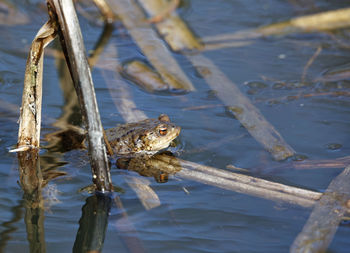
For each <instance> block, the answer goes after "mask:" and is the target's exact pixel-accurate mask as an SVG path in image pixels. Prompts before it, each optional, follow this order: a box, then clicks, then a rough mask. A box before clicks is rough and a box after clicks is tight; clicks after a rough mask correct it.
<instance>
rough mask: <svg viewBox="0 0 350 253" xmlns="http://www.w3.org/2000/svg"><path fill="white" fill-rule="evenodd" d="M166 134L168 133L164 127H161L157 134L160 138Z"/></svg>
mask: <svg viewBox="0 0 350 253" xmlns="http://www.w3.org/2000/svg"><path fill="white" fill-rule="evenodd" d="M167 132H168V129H167V128H166V127H162V128H160V129H159V134H160V135H161V136H164V135H166V134H167Z"/></svg>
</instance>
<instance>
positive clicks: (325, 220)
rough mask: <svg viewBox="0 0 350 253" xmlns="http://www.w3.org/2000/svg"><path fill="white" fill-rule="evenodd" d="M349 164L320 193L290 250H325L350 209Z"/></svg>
mask: <svg viewBox="0 0 350 253" xmlns="http://www.w3.org/2000/svg"><path fill="white" fill-rule="evenodd" d="M349 182H350V166H348V167H347V168H345V169H344V171H343V172H342V173H341V174H340V175H339V176H337V177H336V178H335V179H333V180H332V182H331V183H330V185H329V186H328V188H327V190H326V192H325V193H323V194H322V196H321V199H320V201H318V202H317V203H316V205H315V207H314V209H313V211H312V213H311V215H310V217H309V219H308V221H307V222H306V224H305V226H304V228H303V230H302V231H301V232H300V233H299V235H298V236H297V237H296V239H295V241H294V242H293V244H292V246H291V248H290V252H293V253H294V252H326V250H327V248H328V245H329V244H330V243H331V241H332V239H333V237H334V234H335V232H336V231H337V228H338V225H339V223H340V221H341V220H342V218H343V216H344V214H345V213H346V212H348V211H349V210H350V184H349Z"/></svg>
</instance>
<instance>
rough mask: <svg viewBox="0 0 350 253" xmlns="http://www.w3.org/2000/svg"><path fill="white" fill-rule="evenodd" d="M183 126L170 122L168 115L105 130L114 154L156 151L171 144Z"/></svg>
mask: <svg viewBox="0 0 350 253" xmlns="http://www.w3.org/2000/svg"><path fill="white" fill-rule="evenodd" d="M180 130H181V128H180V127H178V126H176V125H175V124H174V123H171V122H170V119H169V117H168V116H167V115H165V114H161V115H160V116H159V117H158V119H145V120H142V121H139V122H135V123H128V124H123V125H119V126H117V127H115V128H110V129H107V130H105V132H106V136H107V139H108V141H109V144H110V145H111V147H112V149H113V152H114V154H116V155H129V154H135V153H150V154H152V153H155V152H157V151H159V150H161V149H164V148H166V147H168V146H169V144H170V142H171V141H172V140H174V139H175V138H176V137H177V136H178V135H179V134H180Z"/></svg>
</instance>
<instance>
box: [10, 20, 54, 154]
mask: <svg viewBox="0 0 350 253" xmlns="http://www.w3.org/2000/svg"><path fill="white" fill-rule="evenodd" d="M55 36H56V33H55V28H54V25H53V23H52V22H51V21H48V22H47V23H46V24H44V25H43V27H41V29H40V30H39V32H38V34H37V35H36V36H35V38H34V40H33V42H32V45H31V48H30V50H29V55H28V58H27V63H26V70H25V76H24V87H23V95H22V106H21V110H20V119H19V129H18V142H17V149H16V150H13V151H24V150H29V149H30V148H39V146H40V127H41V103H42V77H43V56H44V48H45V47H46V46H47V45H48V44H49V43H50V42H51V41H52V40H53V39H54V38H55Z"/></svg>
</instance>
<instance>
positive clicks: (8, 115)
mask: <svg viewBox="0 0 350 253" xmlns="http://www.w3.org/2000/svg"><path fill="white" fill-rule="evenodd" d="M12 3H13V6H16V8H18V10H19V11H21V12H22V13H23V14H24V15H26V16H27V17H29V22H28V23H26V24H18V25H13V26H8V25H4V24H3V25H1V26H0V36H1V38H2V40H0V99H1V101H6V102H7V103H9V104H11V105H12V107H11V106H9V105H1V107H0V115H1V117H0V147H1V148H0V156H1V158H2V159H1V163H0V177H1V179H2V184H1V185H0V191H1V192H2V194H1V197H0V211H1V214H2V215H1V219H0V247H1V251H2V252H29V251H30V250H29V243H28V240H27V232H26V225H25V222H24V214H25V207H24V200H23V191H22V190H21V188H20V186H19V185H18V184H17V181H18V180H19V173H18V170H17V168H18V162H17V157H16V155H15V154H13V153H8V150H9V148H11V147H12V146H13V145H15V144H16V141H17V131H18V125H17V123H16V122H17V119H18V107H19V106H20V104H21V94H22V85H23V77H24V68H25V61H26V57H27V54H26V52H27V50H28V47H29V44H30V41H32V39H33V38H34V35H35V34H36V33H37V31H38V29H39V28H40V26H41V25H42V24H44V22H45V21H46V18H47V14H46V12H45V7H42V5H41V2H40V1H26V2H25V3H23V2H22V1H12ZM340 7H344V3H343V2H342V1H338V3H334V2H332V4H331V3H329V2H328V1H320V2H319V3H317V5H316V6H314V7H313V8H315V10H314V9H313V8H311V7H310V8H306V7H305V8H304V7H302V6H297V5H292V4H290V3H288V2H283V1H277V0H271V1H268V2H258V3H257V2H256V1H238V2H237V1H224V0H221V1H215V2H214V1H202V0H192V1H184V3H183V6H182V9H180V14H181V15H182V16H183V18H184V19H185V20H186V21H187V22H188V24H189V25H190V27H191V28H192V29H193V30H194V31H195V32H196V34H197V35H198V36H200V37H206V36H213V35H220V34H223V33H231V32H234V31H240V30H244V29H249V28H254V27H257V26H259V25H263V24H269V23H272V22H276V21H281V20H285V19H286V18H291V17H294V16H296V15H301V14H305V13H311V12H315V11H316V10H318V11H322V10H329V9H335V8H340ZM86 9H87V8H85V10H86ZM88 10H89V11H91V12H95V9H94V8H93V7H89V8H88ZM94 14H95V15H96V13H94ZM79 19H80V23H81V27H82V32H83V34H84V40H85V46H86V48H87V50H90V49H92V48H93V47H94V45H95V43H96V41H97V39H98V37H99V35H100V33H101V31H102V26H101V25H99V23H98V22H97V23H96V22H92V21H89V20H87V19H86V18H84V17H82V16H81V15H80V16H79ZM116 26H117V27H118V29H115V30H114V31H113V35H112V38H111V40H110V41H109V43H110V45H117V46H118V50H119V61H120V62H124V61H127V60H130V59H134V58H138V59H144V57H143V56H142V54H141V53H140V50H139V49H138V47H137V46H136V45H135V44H134V43H133V41H132V39H131V38H130V37H129V36H128V35H127V31H126V30H125V29H124V28H122V27H120V24H119V23H118V24H117V25H116ZM337 36H338V38H340V39H343V40H344V41H346V38H348V31H346V30H345V31H342V32H341V33H339V34H338V35H337ZM320 45H321V46H322V48H323V49H322V52H321V54H320V55H319V56H318V57H317V58H316V60H315V61H314V63H313V64H312V65H311V67H310V68H309V70H308V72H307V76H306V83H307V85H301V82H300V80H301V76H302V73H303V69H304V66H305V65H306V63H307V61H308V60H309V59H310V58H311V57H312V55H313V54H314V52H315V51H316V48H317V47H318V46H320ZM56 46H57V44H56ZM204 55H205V56H206V57H208V58H210V59H211V60H212V61H213V62H214V63H215V64H216V65H217V66H218V67H219V68H220V69H221V70H222V71H223V72H224V73H225V74H226V75H227V76H228V77H229V78H230V79H231V80H232V81H233V82H234V83H236V84H237V85H238V86H239V87H240V89H241V91H242V92H243V93H245V94H246V95H247V96H248V97H249V98H250V99H251V101H252V102H253V103H254V104H255V105H256V106H257V107H258V108H259V109H260V111H261V113H262V114H263V115H264V116H265V117H266V119H267V120H268V121H269V122H270V123H271V124H272V125H273V126H275V128H276V129H277V130H278V131H279V133H281V135H282V136H283V137H284V139H285V140H286V142H287V143H288V144H289V145H291V146H292V147H293V148H294V149H295V150H296V151H297V153H298V154H301V155H304V156H306V157H308V158H309V159H335V158H338V157H344V156H346V155H348V154H349V150H350V146H349V140H350V138H349V136H350V135H349V129H350V121H349V119H350V117H349V114H350V110H349V108H350V107H349V105H350V100H349V98H348V97H345V96H338V97H335V96H331V95H324V96H313V97H308V98H298V99H295V100H288V99H285V97H286V96H295V95H298V94H316V93H318V92H321V91H322V92H336V91H348V90H349V87H350V83H349V81H348V80H346V79H345V80H338V81H332V82H317V81H313V80H314V79H316V78H318V77H321V76H322V74H323V73H325V72H326V71H329V70H333V69H336V68H338V67H339V66H342V65H344V64H346V63H348V61H349V57H350V53H349V51H348V50H347V49H345V48H343V47H341V46H340V44H337V42H336V41H334V40H332V39H330V37H329V36H328V35H326V34H293V35H286V36H278V37H274V38H265V39H260V40H256V41H254V43H253V44H251V45H247V46H244V47H238V48H225V49H221V50H216V51H211V52H206V53H204ZM174 57H175V58H176V59H177V60H178V62H179V63H180V65H181V67H182V68H183V70H184V72H185V73H186V74H187V75H188V77H189V78H190V79H191V81H192V82H193V83H194V85H195V87H196V89H197V90H196V91H195V92H193V93H189V94H183V95H177V96H170V95H164V94H162V95H159V94H158V95H155V94H148V93H146V92H145V91H143V90H141V89H140V88H138V87H137V86H135V85H132V84H131V83H130V86H129V91H130V93H131V94H132V96H133V97H134V99H135V103H136V104H137V106H138V107H139V108H140V109H142V110H143V111H145V113H146V114H147V115H148V116H149V117H157V116H158V115H159V114H160V113H167V114H168V115H169V116H170V118H171V119H172V121H174V122H175V123H177V124H178V125H180V126H181V127H182V132H181V135H180V138H179V148H178V149H179V157H180V158H182V159H185V160H189V161H192V162H196V163H200V164H204V165H209V166H214V167H216V168H220V169H225V168H226V166H227V165H229V164H234V165H235V166H238V167H242V168H253V171H259V172H258V173H257V172H254V173H255V174H254V173H252V175H254V176H257V177H264V178H268V179H269V180H272V181H275V182H281V183H285V184H290V185H297V186H299V187H302V188H307V189H312V190H316V191H323V190H325V189H326V188H327V186H328V185H329V183H330V181H331V180H332V179H333V178H334V177H335V176H337V175H338V174H339V173H340V172H341V171H342V169H341V168H338V169H319V170H293V169H287V170H286V169H284V170H277V171H273V170H269V168H270V167H272V166H276V165H278V164H285V163H288V161H284V162H275V161H273V160H272V158H271V156H270V155H269V154H268V153H267V152H266V151H265V150H264V149H263V147H262V146H260V145H259V144H258V143H257V142H256V141H255V140H254V139H253V138H252V137H251V136H250V135H249V134H248V133H247V131H246V130H245V129H244V128H243V127H242V126H241V124H240V123H239V122H238V121H237V120H236V119H234V118H233V117H232V116H231V115H230V114H229V113H228V112H227V110H226V109H225V108H224V106H223V105H222V102H221V101H220V100H219V99H218V98H217V97H216V96H215V91H212V90H211V89H210V87H209V86H208V85H207V84H206V83H205V81H204V79H202V78H200V77H199V76H198V74H197V73H196V71H195V69H194V68H193V66H192V65H191V64H190V63H189V62H188V60H186V58H185V57H183V56H182V55H180V54H174ZM44 70H45V72H44V91H43V122H42V127H43V128H42V144H43V145H48V144H49V143H47V142H45V140H44V136H46V135H47V134H49V133H52V132H54V131H57V130H58V128H57V127H55V126H54V123H55V122H56V121H57V120H58V119H59V118H60V117H61V116H62V114H63V111H64V110H65V99H64V96H63V94H64V92H63V91H62V90H61V88H60V82H59V77H60V74H59V73H58V70H57V68H56V62H55V59H54V58H53V57H51V56H48V57H46V58H45V62H44ZM92 74H93V79H94V83H95V87H96V94H97V100H98V103H99V107H100V113H101V118H102V122H103V125H104V126H105V127H112V126H114V125H115V124H117V123H121V122H123V119H122V118H121V115H120V114H119V113H118V111H117V110H116V108H115V106H114V104H113V100H112V98H111V97H110V95H109V92H108V88H107V87H106V82H105V79H104V76H103V75H102V74H101V70H100V69H99V68H95V69H94V70H93V72H92ZM61 78H62V80H63V82H64V83H66V82H67V83H68V82H69V78H67V77H61ZM115 84H116V85H117V81H115ZM276 101H277V102H276ZM206 105H208V107H206V108H204V109H200V110H194V109H191V107H195V106H206ZM209 105H212V106H209ZM73 110H74V111H75V114H73V115H74V116H72V117H70V118H69V122H70V123H72V124H80V119H79V118H77V115H79V113H78V110H77V108H73ZM227 138H231V139H230V140H227ZM330 144H340V148H337V149H335V150H332V149H330V148H329V145H330ZM41 164H42V167H43V169H45V170H47V171H54V170H59V171H63V172H66V173H67V175H66V176H62V177H59V178H56V179H54V180H52V181H51V182H50V183H49V184H48V186H47V187H46V188H45V189H44V196H48V195H49V194H50V193H51V195H50V196H51V197H46V211H45V220H44V229H45V242H46V245H45V246H46V251H47V252H70V251H71V250H72V248H73V245H74V242H75V238H76V236H77V232H78V229H79V220H80V219H81V216H82V208H83V206H84V205H85V203H86V200H87V198H88V197H89V196H90V195H89V194H88V193H80V192H78V190H79V189H80V188H82V187H85V186H87V185H89V184H91V172H90V166H89V163H88V156H87V153H86V151H85V150H71V151H69V152H65V153H62V152H58V151H57V150H56V151H54V150H53V149H45V148H43V149H42V150H41ZM254 168H260V169H259V170H254ZM125 174H126V175H136V174H135V173H133V172H126V171H120V170H117V169H116V168H115V167H113V169H112V180H113V183H114V184H115V185H117V186H119V187H121V188H123V189H124V191H125V192H124V193H123V194H119V197H120V200H121V202H122V204H123V207H124V211H125V213H126V214H127V216H128V222H129V223H130V224H132V227H133V229H130V227H127V226H122V225H120V224H123V219H122V217H123V212H122V210H121V209H120V208H119V207H117V205H116V204H113V205H112V207H111V210H110V216H109V218H108V227H107V232H106V237H105V242H104V247H103V252H115V251H118V252H129V251H132V250H130V249H129V248H128V246H129V247H130V245H134V243H135V241H133V243H131V244H130V241H129V240H132V239H138V240H140V241H141V243H142V247H143V248H144V251H145V252H287V251H288V249H289V246H290V245H291V244H292V242H293V240H294V238H295V237H296V236H297V234H298V233H299V232H300V231H301V229H302V227H303V225H304V224H305V222H306V220H307V218H308V216H309V213H310V209H305V208H302V207H298V206H294V205H288V204H284V203H278V202H273V201H270V200H264V199H261V198H257V197H253V196H248V195H243V194H239V193H236V192H231V191H227V190H223V189H220V188H216V187H213V186H208V185H204V184H202V183H199V182H194V181H191V180H185V179H176V178H170V180H169V182H168V183H166V184H158V183H156V182H155V180H154V179H153V178H148V179H149V181H150V186H151V187H152V188H153V189H154V190H155V192H156V193H157V194H158V196H159V199H160V201H161V203H162V204H161V205H160V206H159V207H157V208H154V209H151V210H149V211H146V210H145V209H144V207H143V206H142V204H141V203H140V201H139V199H138V197H137V196H136V194H135V193H134V191H133V190H132V189H131V188H130V186H129V185H128V184H127V183H126V180H125V178H124V177H123V175H125ZM49 200H50V201H49ZM348 236H349V227H348V226H347V225H346V224H345V225H344V224H343V225H342V226H340V228H339V229H338V231H337V233H336V235H335V237H334V240H333V242H332V244H331V245H330V248H329V249H330V251H332V252H347V251H348V248H349V246H350V244H349V241H348ZM127 239H128V240H127ZM128 242H129V243H128Z"/></svg>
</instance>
